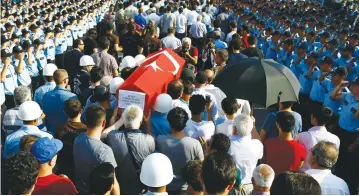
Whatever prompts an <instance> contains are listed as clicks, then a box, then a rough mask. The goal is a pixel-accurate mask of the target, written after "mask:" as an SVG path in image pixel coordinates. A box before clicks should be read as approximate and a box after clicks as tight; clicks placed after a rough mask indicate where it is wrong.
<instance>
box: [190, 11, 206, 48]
mask: <svg viewBox="0 0 359 196" xmlns="http://www.w3.org/2000/svg"><path fill="white" fill-rule="evenodd" d="M189 34H190V35H191V38H192V42H193V45H194V46H195V47H197V48H198V51H202V48H203V46H204V41H205V40H204V38H205V36H206V34H207V27H206V25H205V24H203V22H202V16H201V15H199V16H198V17H197V22H196V23H194V24H192V26H191V28H190V29H189Z"/></svg>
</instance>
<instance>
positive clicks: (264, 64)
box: [214, 58, 301, 107]
mask: <svg viewBox="0 0 359 196" xmlns="http://www.w3.org/2000/svg"><path fill="white" fill-rule="evenodd" d="M214 85H215V86H217V87H218V88H220V89H221V90H222V91H223V92H224V93H225V94H226V95H227V96H230V97H235V98H239V99H245V100H248V101H252V102H254V103H257V104H260V105H262V106H265V107H269V106H271V105H273V104H276V103H278V102H279V101H280V102H284V101H296V102H297V101H299V99H298V94H299V90H300V88H301V85H300V84H299V81H298V79H297V78H296V77H295V75H294V74H293V73H292V71H291V70H290V69H288V68H287V67H285V66H284V65H281V64H279V63H277V62H275V61H273V60H270V59H258V58H248V59H245V60H241V61H240V62H238V63H236V64H231V65H226V66H225V67H224V68H223V70H222V71H221V72H219V73H218V75H217V76H216V78H215V80H214Z"/></svg>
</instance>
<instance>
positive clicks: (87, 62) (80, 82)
mask: <svg viewBox="0 0 359 196" xmlns="http://www.w3.org/2000/svg"><path fill="white" fill-rule="evenodd" d="M94 65H95V62H94V61H93V59H92V57H91V56H88V55H84V56H82V57H81V59H80V66H81V70H80V71H79V72H77V73H76V75H75V77H74V82H73V84H74V89H73V91H74V93H75V94H76V95H77V96H78V97H80V96H81V93H82V91H83V90H85V89H87V88H88V87H89V86H90V85H91V82H90V73H89V72H90V71H91V69H92V67H93V66H94Z"/></svg>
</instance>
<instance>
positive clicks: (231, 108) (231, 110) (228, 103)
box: [221, 97, 240, 115]
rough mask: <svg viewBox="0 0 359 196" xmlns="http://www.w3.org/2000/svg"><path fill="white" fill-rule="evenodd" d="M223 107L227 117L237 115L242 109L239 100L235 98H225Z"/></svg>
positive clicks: (222, 103)
mask: <svg viewBox="0 0 359 196" xmlns="http://www.w3.org/2000/svg"><path fill="white" fill-rule="evenodd" d="M221 106H222V109H223V111H224V113H225V114H227V115H233V114H235V113H237V111H238V109H239V108H240V105H239V104H238V102H237V99H236V98H233V97H226V98H224V99H223V100H222V102H221Z"/></svg>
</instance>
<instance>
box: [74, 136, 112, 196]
mask: <svg viewBox="0 0 359 196" xmlns="http://www.w3.org/2000/svg"><path fill="white" fill-rule="evenodd" d="M74 160H75V176H76V178H75V179H76V180H75V185H76V187H77V189H78V190H79V192H81V193H87V194H89V184H88V181H89V179H90V174H91V171H92V170H93V169H94V168H95V167H96V166H97V165H99V164H101V163H105V162H108V163H111V164H112V166H113V167H114V168H116V167H117V163H116V160H115V156H114V155H113V152H112V149H111V148H110V147H109V146H107V145H106V144H104V143H103V142H102V141H101V140H95V139H92V138H90V137H88V136H87V133H81V134H80V135H79V136H77V137H76V139H75V143H74Z"/></svg>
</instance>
